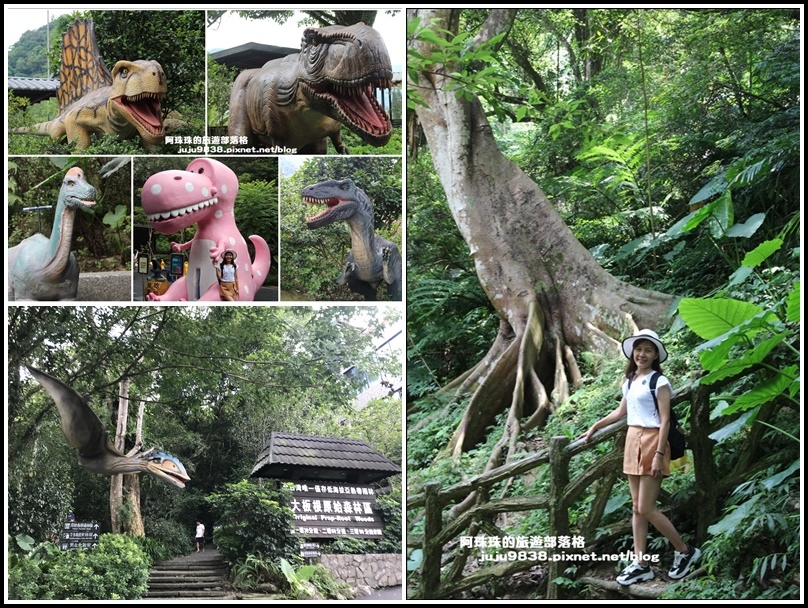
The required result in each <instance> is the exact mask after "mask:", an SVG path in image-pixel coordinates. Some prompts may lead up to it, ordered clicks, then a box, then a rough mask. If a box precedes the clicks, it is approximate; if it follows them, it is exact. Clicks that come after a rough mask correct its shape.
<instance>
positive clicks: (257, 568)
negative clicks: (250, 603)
mask: <svg viewBox="0 0 808 608" xmlns="http://www.w3.org/2000/svg"><path fill="white" fill-rule="evenodd" d="M230 575H231V576H232V578H233V586H234V587H236V588H237V589H243V590H245V591H253V590H258V589H261V588H263V587H264V586H265V585H267V584H271V585H278V584H279V583H280V582H281V581H284V580H285V577H284V576H283V573H282V572H281V567H280V562H277V561H272V560H271V559H269V558H265V557H264V556H263V555H260V554H259V555H255V554H250V555H248V556H247V557H245V558H244V559H243V560H239V561H238V562H236V563H235V564H234V565H233V567H232V568H231V569H230Z"/></svg>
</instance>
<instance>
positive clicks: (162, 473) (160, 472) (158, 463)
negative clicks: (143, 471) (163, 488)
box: [146, 452, 191, 488]
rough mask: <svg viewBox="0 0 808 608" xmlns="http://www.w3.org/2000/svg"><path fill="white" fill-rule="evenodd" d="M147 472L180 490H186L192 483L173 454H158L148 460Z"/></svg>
mask: <svg viewBox="0 0 808 608" xmlns="http://www.w3.org/2000/svg"><path fill="white" fill-rule="evenodd" d="M146 467H147V470H148V471H149V472H150V473H151V474H152V475H154V476H156V477H158V478H159V479H162V480H163V481H165V482H166V483H170V484H171V485H173V486H176V487H178V488H184V487H185V483H186V482H188V481H191V478H190V477H188V473H187V472H186V470H185V467H184V466H183V464H182V463H181V462H180V461H179V460H178V459H177V458H176V457H174V456H172V455H171V454H166V453H164V452H158V453H157V454H155V455H154V456H151V457H150V458H149V459H148V462H147V464H146Z"/></svg>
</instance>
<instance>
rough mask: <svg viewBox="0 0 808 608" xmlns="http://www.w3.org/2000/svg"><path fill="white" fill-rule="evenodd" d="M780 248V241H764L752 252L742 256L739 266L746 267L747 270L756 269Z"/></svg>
mask: <svg viewBox="0 0 808 608" xmlns="http://www.w3.org/2000/svg"><path fill="white" fill-rule="evenodd" d="M782 246H783V241H782V239H771V240H770V241H764V242H763V243H761V244H760V245H758V246H757V247H755V248H754V249H753V250H752V251H750V252H749V253H747V254H746V255H745V256H744V258H743V262H741V264H743V265H744V266H748V267H749V268H756V267H757V266H759V265H760V264H761V263H763V262H764V261H765V260H766V259H767V258H768V257H769V256H771V255H772V254H773V253H774V252H775V251H777V250H778V249H780V247H782Z"/></svg>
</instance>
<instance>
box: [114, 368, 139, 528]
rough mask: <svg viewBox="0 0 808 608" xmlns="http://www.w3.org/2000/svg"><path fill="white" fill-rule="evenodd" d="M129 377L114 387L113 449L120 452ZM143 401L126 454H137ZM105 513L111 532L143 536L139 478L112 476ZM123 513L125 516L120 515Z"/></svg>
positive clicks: (127, 412) (124, 427) (125, 426)
mask: <svg viewBox="0 0 808 608" xmlns="http://www.w3.org/2000/svg"><path fill="white" fill-rule="evenodd" d="M131 384H132V379H131V378H124V379H123V380H121V381H120V383H119V385H118V387H119V388H118V390H119V396H118V422H117V425H116V429H115V449H117V450H118V451H119V452H120V453H121V454H123V453H124V449H125V443H126V441H125V440H126V429H127V425H128V422H129V387H130V385H131ZM142 428H143V402H142V401H141V405H140V407H139V408H138V416H137V427H136V431H135V446H134V448H132V450H130V453H129V455H130V456H131V455H132V454H134V453H137V452H138V451H139V450H140V448H141V446H142V444H143V442H142V439H141V435H142V432H141V431H142ZM109 512H110V520H111V528H112V531H113V532H115V533H121V532H126V533H129V534H132V535H133V536H143V535H144V529H143V518H142V516H141V514H140V475H139V474H127V475H112V476H111V477H110V489H109ZM124 514H125V516H124Z"/></svg>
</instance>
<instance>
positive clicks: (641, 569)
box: [615, 562, 654, 585]
mask: <svg viewBox="0 0 808 608" xmlns="http://www.w3.org/2000/svg"><path fill="white" fill-rule="evenodd" d="M653 578H654V571H653V570H651V566H647V565H646V566H641V565H640V562H632V564H631V565H630V566H629V567H628V568H626V569H625V570H623V571H622V572H621V573H620V574H619V575H618V576H617V579H615V580H616V581H617V582H618V583H619V584H620V585H633V584H634V583H639V582H642V581H650V580H653Z"/></svg>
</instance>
